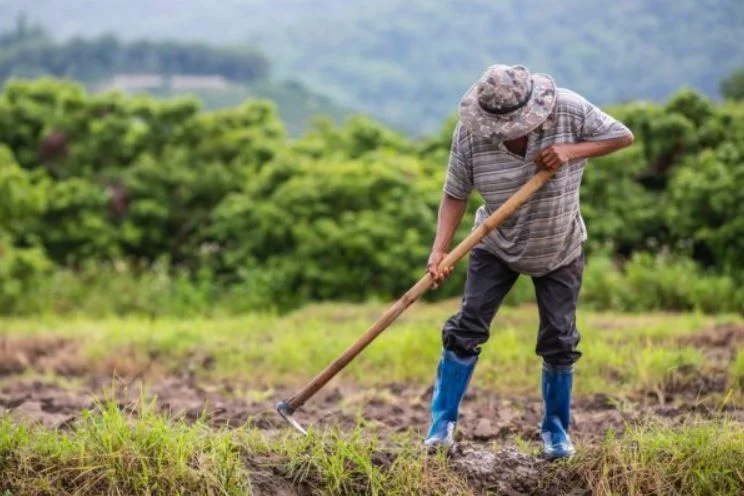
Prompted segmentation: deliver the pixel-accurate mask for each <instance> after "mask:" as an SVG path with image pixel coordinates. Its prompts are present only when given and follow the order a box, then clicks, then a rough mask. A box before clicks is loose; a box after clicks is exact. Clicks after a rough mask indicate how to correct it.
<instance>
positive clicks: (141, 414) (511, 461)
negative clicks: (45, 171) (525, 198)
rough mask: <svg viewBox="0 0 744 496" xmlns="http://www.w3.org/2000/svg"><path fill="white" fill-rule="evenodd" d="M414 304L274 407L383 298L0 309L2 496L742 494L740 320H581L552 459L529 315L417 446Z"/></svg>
mask: <svg viewBox="0 0 744 496" xmlns="http://www.w3.org/2000/svg"><path fill="white" fill-rule="evenodd" d="M456 308H457V301H455V300H448V301H445V302H441V303H437V304H417V305H415V306H414V307H413V308H411V309H410V310H409V311H408V312H406V313H405V314H403V316H402V317H401V318H400V319H399V321H398V322H396V323H395V324H394V325H393V326H392V327H391V328H390V329H389V330H388V331H386V333H384V334H383V335H382V336H381V337H380V338H379V339H378V340H377V341H375V342H374V343H373V344H372V345H371V346H370V347H369V348H368V349H367V350H365V352H364V353H363V354H362V355H361V356H360V357H359V358H358V359H357V360H356V361H354V362H352V364H351V365H350V366H349V367H348V368H347V369H346V370H344V371H343V372H342V373H341V374H340V375H339V377H337V378H336V379H335V380H334V381H333V382H332V383H330V384H329V385H328V386H327V387H326V388H325V389H323V390H322V391H321V392H320V393H319V394H318V395H317V396H316V397H314V398H312V399H311V400H310V401H309V402H308V403H307V405H306V406H305V407H304V408H303V409H302V410H301V411H300V412H299V413H298V414H297V418H298V419H299V420H300V421H301V423H303V425H305V426H307V427H309V428H310V435H309V436H308V437H301V436H300V435H299V434H297V433H296V432H294V431H292V430H290V429H289V428H288V427H287V425H286V424H285V423H284V422H283V421H282V420H281V418H280V417H279V416H278V415H277V414H276V413H275V411H274V405H275V403H276V402H277V401H278V400H280V399H284V398H286V397H288V396H291V394H292V393H293V392H294V391H295V390H296V388H298V387H300V386H301V385H302V384H303V383H304V382H305V381H306V380H309V379H310V378H311V377H312V376H313V375H314V374H315V373H317V372H318V371H319V370H320V369H321V368H323V367H324V366H325V365H326V364H327V363H328V362H330V361H331V360H332V359H333V358H335V357H336V356H337V355H338V353H340V352H341V351H342V350H343V349H344V348H345V347H346V346H347V345H348V344H350V343H351V342H352V341H354V340H355V339H356V338H357V337H358V336H359V335H360V334H361V333H362V332H363V331H364V330H365V329H366V328H367V327H368V325H369V324H370V323H371V322H372V321H373V320H374V318H376V317H377V316H378V315H379V313H381V312H382V311H383V310H384V306H383V305H375V304H366V305H345V304H322V305H310V306H306V307H304V308H302V309H300V310H296V311H294V312H293V313H290V314H287V315H284V316H276V315H271V314H266V315H262V314H259V313H255V314H250V315H246V316H242V317H224V318H222V317H213V318H210V319H206V318H204V319H188V320H186V319H169V318H159V319H144V318H131V319H127V318H116V319H114V318H112V319H95V320H92V319H90V318H85V317H80V318H74V317H65V318H59V317H35V318H23V319H10V318H5V319H2V320H0V333H1V336H2V337H1V339H2V341H1V346H0V373H2V379H1V382H0V406H2V412H3V420H2V422H1V423H0V490H2V491H5V492H4V494H7V495H26V494H29V495H30V494H215V495H216V494H485V493H495V494H638V495H640V494H732V495H734V494H741V491H742V490H743V489H744V471H743V470H742V466H744V410H742V409H741V407H742V405H744V396H742V384H743V383H744V321H742V319H741V317H736V316H726V315H719V316H716V317H710V316H704V315H701V314H692V313H688V314H681V313H680V314H672V313H645V314H615V313H598V312H588V311H584V312H581V313H580V314H579V329H580V331H581V332H582V343H581V345H580V349H581V351H583V353H584V356H583V357H582V359H581V360H580V361H579V363H578V364H577V368H576V380H575V389H574V391H575V395H574V411H573V415H574V416H573V426H572V429H573V430H572V432H573V436H574V438H575V441H576V442H577V444H578V447H579V450H578V452H579V453H578V455H577V456H576V457H575V458H574V459H573V460H571V461H569V462H559V463H548V462H544V461H542V460H540V459H539V458H538V456H537V455H538V453H539V451H540V444H539V432H538V422H539V419H540V416H541V413H542V406H541V402H540V396H539V370H540V363H539V361H538V359H537V358H536V357H535V355H534V353H533V347H534V336H535V333H536V329H537V311H536V308H534V307H533V306H531V305H526V306H519V307H512V308H504V309H502V310H501V311H500V313H499V315H498V316H497V317H496V319H495V321H494V323H493V326H492V332H493V336H494V337H493V338H492V340H491V342H489V343H488V344H487V345H486V347H485V348H484V352H483V354H482V357H481V360H480V362H479V364H478V367H477V369H476V373H475V375H474V377H473V380H472V382H471V388H470V390H469V393H468V394H467V395H466V398H465V401H464V405H463V409H462V413H461V420H460V438H461V439H460V443H459V444H458V449H457V450H456V451H455V452H454V453H453V454H451V455H450V456H444V455H441V454H427V453H425V452H424V451H423V450H422V449H421V440H422V436H423V433H424V430H425V429H426V427H427V422H428V406H429V403H428V402H429V399H430V395H431V389H430V385H431V382H432V379H433V376H434V372H435V366H436V360H437V357H438V354H439V350H440V341H439V328H440V326H441V323H442V322H443V321H444V319H445V318H446V317H448V316H449V315H450V314H451V313H452V312H453V311H455V309H456Z"/></svg>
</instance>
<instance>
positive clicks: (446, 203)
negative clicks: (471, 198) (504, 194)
mask: <svg viewBox="0 0 744 496" xmlns="http://www.w3.org/2000/svg"><path fill="white" fill-rule="evenodd" d="M467 206H468V202H467V201H466V200H460V199H458V198H455V197H454V196H450V195H448V194H447V193H444V194H442V201H441V203H440V204H439V215H438V217H437V235H436V237H435V238H434V244H433V246H432V247H431V255H429V261H428V263H427V266H426V268H427V270H428V271H429V274H431V275H432V277H433V278H434V287H435V288H436V287H437V286H438V285H439V283H441V282H442V281H443V280H444V279H445V278H446V277H447V276H448V275H450V273H451V272H452V267H445V268H444V269H443V270H439V264H440V263H441V262H442V260H443V259H444V257H445V256H446V255H447V252H448V251H449V247H450V244H452V238H454V237H455V231H457V227H458V226H459V225H460V222H462V217H463V215H465V210H466V209H467Z"/></svg>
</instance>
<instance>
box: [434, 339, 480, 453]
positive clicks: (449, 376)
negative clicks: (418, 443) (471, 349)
mask: <svg viewBox="0 0 744 496" xmlns="http://www.w3.org/2000/svg"><path fill="white" fill-rule="evenodd" d="M477 361H478V357H477V356H473V357H468V358H460V357H458V356H457V355H456V354H455V353H454V352H452V351H449V350H443V351H442V356H441V358H440V359H439V366H438V367H437V379H436V382H435V383H434V393H433V395H432V399H431V426H430V427H429V432H428V434H427V435H426V441H424V444H425V445H426V446H427V447H429V448H444V449H450V448H452V446H454V444H455V437H454V435H455V427H456V425H457V416H458V410H459V408H460V401H461V400H462V397H463V395H464V394H465V390H466V389H467V387H468V383H469V382H470V377H471V376H472V375H473V370H475V362H477Z"/></svg>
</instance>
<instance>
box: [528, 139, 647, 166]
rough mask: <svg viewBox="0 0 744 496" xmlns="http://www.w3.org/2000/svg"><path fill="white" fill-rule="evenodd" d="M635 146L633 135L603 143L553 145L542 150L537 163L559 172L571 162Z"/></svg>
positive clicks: (586, 142) (536, 158) (584, 142)
mask: <svg viewBox="0 0 744 496" xmlns="http://www.w3.org/2000/svg"><path fill="white" fill-rule="evenodd" d="M632 144H633V135H632V134H628V135H626V136H622V137H620V138H611V139H608V140H602V141H582V142H579V143H564V144H558V145H551V146H549V147H547V148H545V149H544V150H541V151H540V153H538V155H537V157H535V163H536V164H537V165H539V166H540V167H544V168H545V169H549V170H558V169H560V168H561V166H563V165H565V164H567V163H568V162H570V161H571V160H583V159H586V158H592V157H600V156H602V155H608V154H610V153H612V152H614V151H616V150H620V149H621V148H625V147H627V146H630V145H632Z"/></svg>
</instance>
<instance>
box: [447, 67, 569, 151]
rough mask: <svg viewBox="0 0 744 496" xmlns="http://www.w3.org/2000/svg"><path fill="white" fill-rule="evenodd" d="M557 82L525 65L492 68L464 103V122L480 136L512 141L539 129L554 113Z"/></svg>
mask: <svg viewBox="0 0 744 496" xmlns="http://www.w3.org/2000/svg"><path fill="white" fill-rule="evenodd" d="M555 98H556V91H555V82H554V81H553V78H551V77H550V76H548V75H547V74H532V73H530V71H529V69H527V68H526V67H524V66H521V65H514V66H508V65H502V64H497V65H492V66H491V67H489V68H488V69H486V71H485V72H484V73H483V75H482V76H481V78H480V79H479V80H478V81H476V83H475V84H474V85H473V86H471V87H470V89H469V90H468V91H467V93H465V96H464V97H463V98H462V101H461V102H460V109H459V113H460V121H461V122H462V124H463V126H465V128H466V129H468V130H469V131H470V132H471V133H473V134H474V135H476V136H480V137H484V138H494V139H500V140H511V139H515V138H519V137H520V136H524V135H526V134H529V133H530V132H532V131H534V130H535V129H537V128H538V127H539V126H540V125H541V124H542V123H543V122H545V120H546V119H547V118H548V117H549V116H550V114H551V112H553V107H554V106H555Z"/></svg>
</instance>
